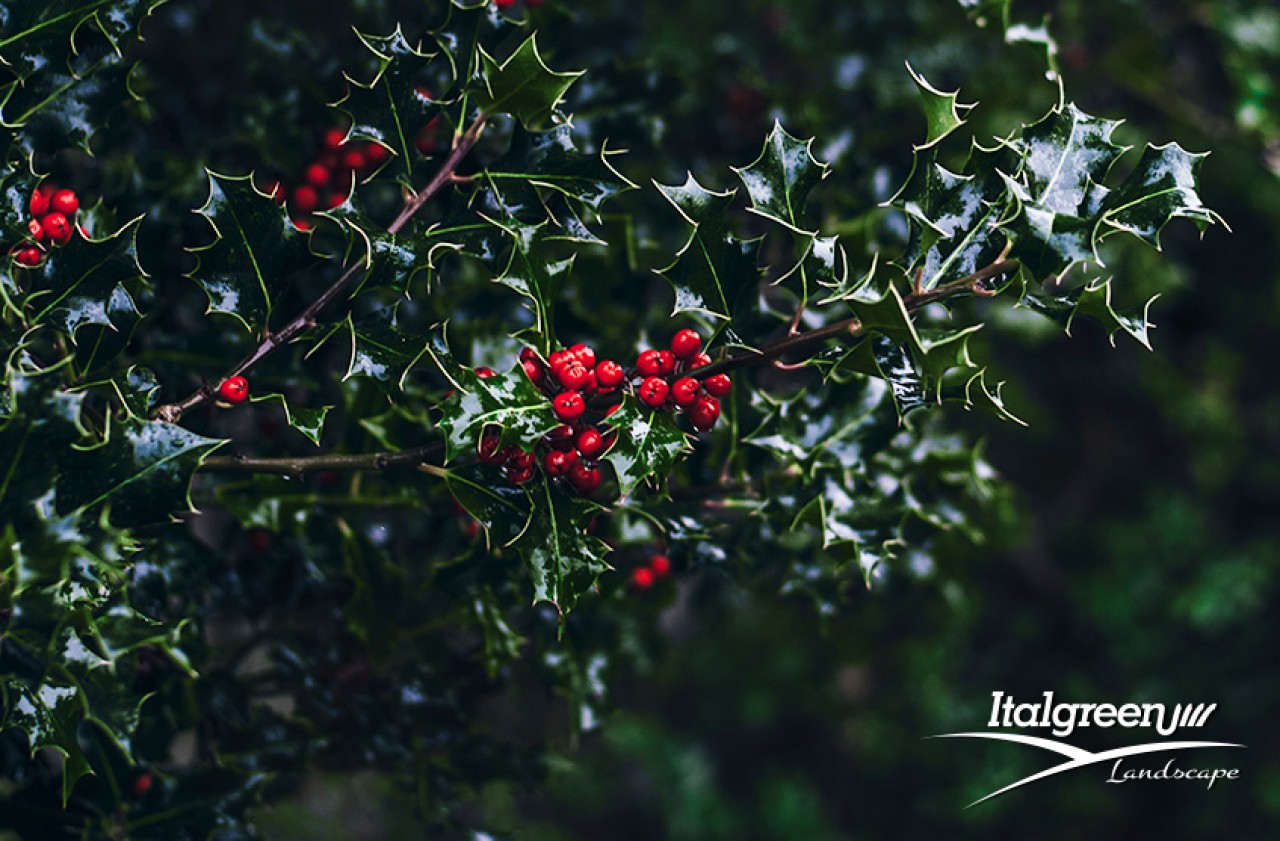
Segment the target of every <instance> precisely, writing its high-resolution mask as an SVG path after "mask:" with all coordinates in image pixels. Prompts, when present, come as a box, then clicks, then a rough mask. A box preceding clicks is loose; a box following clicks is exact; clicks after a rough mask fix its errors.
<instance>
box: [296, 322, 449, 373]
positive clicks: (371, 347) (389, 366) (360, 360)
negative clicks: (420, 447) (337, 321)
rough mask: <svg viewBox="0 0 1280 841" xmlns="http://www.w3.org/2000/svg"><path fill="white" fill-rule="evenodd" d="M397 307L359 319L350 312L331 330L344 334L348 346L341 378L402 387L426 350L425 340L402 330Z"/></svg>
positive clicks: (425, 338) (423, 337)
mask: <svg viewBox="0 0 1280 841" xmlns="http://www.w3.org/2000/svg"><path fill="white" fill-rule="evenodd" d="M397 310H398V307H395V306H392V307H386V308H384V309H381V310H377V311H375V312H372V313H369V314H367V315H364V316H361V317H360V318H358V319H357V318H355V317H353V316H350V315H349V316H347V318H346V320H345V321H344V322H342V324H341V325H340V327H339V329H338V330H335V331H334V333H337V332H343V333H345V334H346V338H347V341H348V342H350V346H351V356H350V357H349V360H350V361H349V362H348V363H347V371H346V373H345V374H344V375H343V377H342V378H343V379H344V380H346V379H350V378H351V377H367V378H369V379H371V380H374V381H375V382H378V383H380V384H382V385H383V386H384V387H386V388H391V387H394V388H398V389H403V388H404V381H405V377H407V376H408V375H409V371H410V369H412V368H413V366H414V365H416V364H417V363H418V360H420V359H421V358H422V357H423V355H424V354H425V353H426V352H427V342H428V339H427V337H425V336H414V335H410V334H408V333H405V332H403V331H402V330H401V329H400V326H399V324H398V318H397ZM334 333H331V334H330V335H333V334H334ZM325 338H326V339H327V338H328V337H325ZM322 341H323V340H322ZM312 352H314V351H312Z"/></svg>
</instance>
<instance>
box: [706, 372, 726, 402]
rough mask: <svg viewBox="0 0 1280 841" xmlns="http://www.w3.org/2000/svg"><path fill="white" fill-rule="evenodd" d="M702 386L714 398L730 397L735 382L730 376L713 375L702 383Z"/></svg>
mask: <svg viewBox="0 0 1280 841" xmlns="http://www.w3.org/2000/svg"><path fill="white" fill-rule="evenodd" d="M702 385H703V387H704V388H706V390H707V393H708V394H710V395H711V396H713V397H728V396H729V392H730V391H732V390H733V381H732V380H730V379H729V375H728V374H712V375H711V376H709V377H707V378H706V379H705V380H703V381H702Z"/></svg>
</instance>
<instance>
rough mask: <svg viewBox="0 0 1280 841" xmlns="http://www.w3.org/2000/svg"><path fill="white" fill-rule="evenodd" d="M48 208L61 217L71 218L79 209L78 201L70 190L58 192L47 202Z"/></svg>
mask: <svg viewBox="0 0 1280 841" xmlns="http://www.w3.org/2000/svg"><path fill="white" fill-rule="evenodd" d="M49 207H50V208H51V209H52V210H54V211H56V212H58V213H61V214H62V215H63V216H71V215H72V214H74V213H75V212H76V211H77V210H79V209H80V199H79V197H77V196H76V194H75V193H74V192H73V191H71V190H59V191H58V192H56V193H54V194H53V198H52V199H50V200H49Z"/></svg>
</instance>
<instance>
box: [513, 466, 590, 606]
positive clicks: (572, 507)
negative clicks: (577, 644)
mask: <svg viewBox="0 0 1280 841" xmlns="http://www.w3.org/2000/svg"><path fill="white" fill-rule="evenodd" d="M525 492H526V493H527V494H528V498H529V502H530V510H529V519H528V522H526V523H525V526H524V530H523V531H521V532H520V535H519V536H518V537H517V538H516V539H515V540H513V541H512V542H511V546H512V548H514V549H515V550H516V551H518V552H519V553H520V556H521V557H522V558H523V559H524V563H525V567H526V568H527V569H528V571H529V577H530V579H532V581H533V600H534V603H537V602H550V603H551V604H553V605H555V607H556V609H557V610H558V611H560V613H562V614H564V613H567V612H568V611H569V610H571V609H572V608H573V606H574V604H575V603H576V602H577V600H578V596H580V595H581V594H582V593H584V592H586V591H587V590H588V589H589V588H590V587H591V586H592V585H593V584H594V583H595V581H596V579H597V578H598V577H599V576H600V574H601V573H604V572H607V571H608V570H609V569H610V566H609V564H608V563H606V562H605V560H604V557H605V554H606V553H607V552H608V551H609V547H608V546H606V545H605V543H604V542H603V541H601V540H599V539H598V538H595V537H591V536H589V535H588V534H587V533H586V525H587V522H588V521H589V520H590V519H591V518H592V517H593V516H595V514H596V512H597V511H599V506H597V505H594V504H593V503H590V502H587V501H586V500H583V499H581V498H578V497H570V496H566V495H564V494H562V493H560V492H559V491H558V490H557V489H555V488H554V487H553V486H552V484H551V482H550V481H549V480H547V478H546V477H545V476H543V475H542V474H541V473H539V474H538V475H537V477H536V478H535V479H534V480H533V481H532V482H529V483H527V484H526V485H525Z"/></svg>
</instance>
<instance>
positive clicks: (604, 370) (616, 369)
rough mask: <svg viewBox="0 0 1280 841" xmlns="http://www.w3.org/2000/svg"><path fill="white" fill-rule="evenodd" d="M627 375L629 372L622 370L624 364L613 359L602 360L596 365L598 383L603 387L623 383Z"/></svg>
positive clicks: (611, 386)
mask: <svg viewBox="0 0 1280 841" xmlns="http://www.w3.org/2000/svg"><path fill="white" fill-rule="evenodd" d="M626 376H627V373H626V371H623V370H622V366H621V365H619V364H618V363H617V362H614V361H613V360H612V359H605V360H602V361H601V362H600V363H599V364H598V365H596V383H598V384H599V386H600V387H601V388H613V387H615V386H617V385H618V384H619V383H621V382H622V381H623V379H625V378H626Z"/></svg>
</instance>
